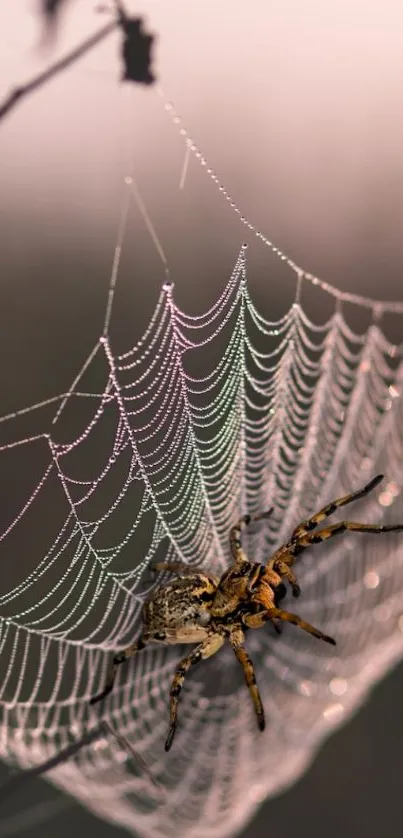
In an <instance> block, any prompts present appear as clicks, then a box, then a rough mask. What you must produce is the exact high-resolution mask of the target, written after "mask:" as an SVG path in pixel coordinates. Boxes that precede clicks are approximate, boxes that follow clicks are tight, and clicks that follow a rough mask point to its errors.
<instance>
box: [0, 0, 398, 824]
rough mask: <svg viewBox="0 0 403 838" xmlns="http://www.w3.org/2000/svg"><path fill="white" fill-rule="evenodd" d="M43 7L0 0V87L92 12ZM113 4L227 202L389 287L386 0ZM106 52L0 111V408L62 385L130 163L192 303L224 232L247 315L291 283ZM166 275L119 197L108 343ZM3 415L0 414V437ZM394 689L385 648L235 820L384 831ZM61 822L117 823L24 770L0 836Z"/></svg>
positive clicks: (72, 364) (15, 476) (114, 45)
mask: <svg viewBox="0 0 403 838" xmlns="http://www.w3.org/2000/svg"><path fill="white" fill-rule="evenodd" d="M43 5H44V4H41V3H40V2H39V1H38V2H34V0H12V2H11V0H2V3H1V4H0V99H2V98H3V97H5V96H6V95H7V94H8V93H9V91H10V89H11V88H12V87H13V86H15V85H16V84H19V83H23V82H25V81H28V80H29V79H30V78H31V77H32V76H34V75H35V74H36V73H37V72H39V71H40V69H42V68H44V67H46V66H47V65H48V64H49V63H50V62H51V61H54V60H56V58H57V57H59V56H61V55H63V54H65V53H66V52H68V50H69V49H71V48H72V47H73V46H75V45H76V44H77V43H79V42H80V41H81V40H84V39H85V38H86V37H87V36H89V35H91V34H92V33H93V32H94V31H96V30H97V28H100V27H102V26H103V25H105V23H107V21H108V12H107V11H106V12H105V11H102V10H100V8H99V6H98V8H97V5H96V4H95V3H93V2H91V0H70V2H68V0H65V2H64V3H60V4H59V5H60V15H59V18H58V19H57V20H55V23H56V25H55V27H54V28H52V30H49V29H47V30H46V29H45V28H44V19H43V16H42V15H41V10H42V7H43ZM126 7H127V10H128V11H130V12H132V13H135V14H139V15H141V16H144V17H145V23H146V28H147V29H148V31H150V32H151V33H153V34H155V35H156V36H157V41H156V45H155V50H154V55H155V61H154V69H155V72H156V74H157V76H158V79H159V81H160V82H161V84H162V86H163V88H164V91H165V94H166V96H167V97H168V99H172V101H173V102H174V104H175V107H176V109H177V110H178V112H179V113H180V114H181V116H182V118H183V120H184V123H185V125H186V127H187V128H188V130H189V132H190V134H191V135H192V137H193V138H194V140H195V141H196V143H197V144H198V146H199V147H200V148H201V150H202V152H203V154H204V155H205V156H206V157H207V159H208V161H209V163H210V164H211V166H212V168H214V169H215V170H216V172H217V173H218V174H219V177H220V179H221V181H222V182H223V183H224V184H225V185H226V187H227V189H228V190H229V191H230V192H231V194H232V195H233V196H234V200H235V201H236V203H237V205H238V206H239V207H240V208H241V210H242V212H243V213H244V214H245V215H246V216H247V217H248V218H249V219H250V220H251V221H252V222H253V223H254V224H255V225H256V226H257V227H258V228H260V229H261V230H262V231H263V232H264V233H265V234H266V235H267V236H268V237H269V238H270V239H271V240H272V241H273V242H274V243H275V244H276V245H277V246H279V247H280V248H281V249H282V250H283V251H285V252H286V253H287V254H289V255H290V256H291V258H292V259H294V260H295V261H296V262H297V263H298V264H300V265H301V266H302V267H304V268H305V269H306V270H308V271H311V272H312V273H314V274H317V275H318V276H320V277H321V278H322V279H324V280H326V281H327V282H330V283H333V284H335V285H337V286H338V287H339V288H341V289H343V290H346V291H349V292H352V293H357V294H365V295H370V296H372V297H376V298H380V299H390V300H392V299H402V297H403V294H402V290H403V285H402V274H403V272H402V266H403V248H402V245H401V230H402V222H403V191H402V181H403V116H402V110H401V90H402V83H403V60H402V55H401V37H402V29H403V7H402V5H401V2H400V0H383V2H382V3H380V2H375V0H374V1H372V0H349V2H342V3H339V4H338V5H337V7H335V6H334V4H332V3H330V2H328V0H304V3H301V2H299V0H281V3H280V2H273V3H262V2H255V3H250V4H247V5H246V4H243V3H240V2H238V3H233V2H231V0H220V2H217V3H215V4H206V3H205V2H202V0H193V2H192V3H191V4H189V3H185V2H179V1H178V2H175V3H174V2H171V3H169V2H166V0H154V2H152V0H144V2H143V3H140V4H139V3H133V2H128V3H127V4H126ZM118 53H119V36H118V34H117V33H116V34H112V35H111V36H109V38H108V39H107V40H106V41H105V42H104V43H102V44H101V45H100V46H98V47H96V48H95V49H94V50H93V51H91V52H90V53H89V54H88V55H87V56H86V57H85V58H83V59H82V60H80V61H78V62H77V63H76V64H75V65H74V66H72V67H71V68H69V69H68V70H66V72H65V73H63V74H61V75H59V76H57V77H55V78H54V79H52V81H51V82H49V84H47V85H46V86H44V87H43V88H42V89H41V90H39V91H37V92H35V93H33V94H32V96H31V97H29V98H27V99H26V100H24V101H22V102H21V104H19V105H17V106H16V108H15V109H14V110H13V111H11V112H10V113H9V114H8V115H7V116H6V117H4V119H3V120H2V121H0V160H1V163H0V196H1V198H0V241H1V250H0V260H1V274H0V276H1V279H0V283H1V284H0V293H1V304H0V353H1V358H2V372H1V400H0V414H1V415H5V414H7V413H9V412H12V411H15V410H18V409H20V408H23V407H26V406H27V405H30V404H33V403H36V402H39V401H41V400H43V399H46V398H48V397H51V396H54V395H56V394H58V393H61V392H64V391H65V390H67V389H68V387H69V386H70V384H71V382H72V380H73V378H74V376H75V374H76V372H77V371H78V369H79V368H80V366H81V365H82V363H83V361H84V360H85V358H86V357H87V355H88V354H89V352H90V351H91V349H92V347H93V345H94V343H95V342H96V340H97V338H98V337H99V334H100V332H101V330H102V326H103V317H104V313H105V305H106V295H107V290H108V284H109V279H110V272H111V266H112V259H113V252H114V248H115V244H116V237H117V229H118V222H119V215H120V212H121V208H122V196H123V191H124V178H125V176H126V175H127V174H128V173H129V174H131V176H134V177H135V180H136V183H137V185H138V188H139V190H140V193H141V196H142V199H143V201H144V203H145V205H146V207H147V211H148V214H149V216H150V218H151V219H152V223H153V225H154V227H155V229H156V231H157V233H158V238H159V240H160V242H161V244H162V247H163V250H164V253H165V256H166V259H167V262H168V265H169V269H170V274H171V278H172V280H173V281H174V282H175V297H176V300H177V302H178V304H179V305H180V306H182V307H183V308H185V310H187V311H188V312H189V313H201V312H202V311H204V310H206V308H207V307H208V306H209V305H211V303H212V302H213V301H214V300H215V299H216V297H217V295H218V293H219V291H220V290H221V289H222V287H223V285H224V284H225V282H226V280H227V277H228V275H229V273H230V272H231V270H232V267H233V265H234V263H235V261H236V257H237V254H238V251H239V247H240V245H241V243H242V242H243V241H247V242H248V243H249V244H250V247H249V251H248V261H249V283H250V288H251V292H252V295H253V297H254V299H255V300H256V302H257V304H258V306H259V307H260V309H261V310H262V311H263V313H265V314H267V315H270V316H273V318H274V317H276V316H278V315H279V314H281V313H282V312H283V311H285V310H286V308H287V307H288V306H289V305H290V303H291V302H292V300H293V297H294V294H295V277H294V275H293V273H292V272H291V271H290V269H289V268H286V267H285V266H284V265H283V264H281V263H279V261H278V260H277V259H276V257H275V256H274V255H273V253H272V252H271V251H270V249H269V248H267V247H265V246H264V245H263V244H262V243H261V242H259V241H257V240H256V239H255V238H254V237H253V236H250V235H249V236H247V235H246V231H245V228H243V227H242V225H240V223H239V221H238V219H237V217H236V216H235V215H234V213H233V212H232V211H231V209H230V207H229V206H228V204H227V203H226V202H225V201H224V200H223V199H222V196H221V195H220V194H219V193H218V191H217V190H215V189H214V187H213V184H212V183H211V181H210V180H209V178H208V177H206V174H205V172H204V171H203V169H202V168H201V167H200V166H198V164H197V162H196V161H195V160H194V159H190V160H189V165H188V167H187V173H186V179H185V183H184V186H183V188H180V183H181V175H182V174H183V166H184V161H185V151H186V147H185V145H184V143H183V140H182V138H181V137H180V136H179V132H178V130H177V129H176V128H175V126H173V125H172V122H171V121H170V119H169V117H168V116H167V114H166V113H165V112H164V109H163V104H162V100H161V98H160V97H159V96H158V94H157V92H156V90H155V89H154V88H141V87H139V86H136V87H135V86H133V85H128V84H127V83H126V84H122V83H121V81H120V77H121V72H122V70H121V65H120V61H119V57H118ZM164 279H165V273H164V266H163V264H162V262H161V259H160V256H159V254H158V252H157V250H156V248H155V246H154V244H153V242H152V240H151V238H150V236H149V234H148V232H147V229H146V227H145V224H144V219H143V218H142V216H141V214H140V213H139V211H138V209H137V208H136V207H135V206H134V207H133V208H132V210H131V216H130V223H129V226H128V234H127V236H126V239H125V246H124V254H123V261H122V271H121V275H120V277H119V283H118V286H117V294H116V300H115V306H114V312H113V320H112V324H111V336H112V341H113V345H114V347H115V348H116V351H124V350H125V349H127V348H129V346H130V345H131V344H132V343H133V342H134V341H135V339H136V338H137V337H138V336H139V335H140V334H141V332H142V330H143V329H144V327H145V326H146V324H147V321H148V318H149V316H150V314H151V312H152V310H153V308H154V305H155V302H156V299H157V296H158V293H159V289H160V288H161V284H162V283H163V281H164ZM306 304H307V306H308V307H310V313H311V314H312V316H315V318H316V319H317V320H321V319H322V320H323V319H324V318H325V317H326V316H327V314H328V313H329V312H330V311H331V310H332V302H331V300H329V298H328V297H327V296H326V295H325V294H323V292H321V291H319V290H318V289H315V295H314V296H312V295H310V294H309V290H307V294H306ZM345 315H346V317H347V320H348V321H349V322H351V324H352V325H353V326H354V327H355V328H357V329H359V328H361V329H363V328H364V327H365V326H366V324H367V314H366V313H365V312H363V311H362V310H360V309H357V308H355V307H348V308H346V310H345ZM384 328H385V331H386V332H387V334H388V336H390V337H391V338H392V339H393V340H395V341H397V342H401V341H402V333H401V323H400V322H399V320H398V318H394V317H393V316H390V317H387V318H385V323H384ZM14 427H15V426H14V423H5V424H4V425H2V426H1V427H0V432H1V441H7V440H8V439H10V435H11V436H12V434H13V433H14ZM15 435H16V437H17V438H19V437H20V436H21V426H20V425H18V428H16V430H15ZM29 467H30V464H29V461H28V460H27V461H26V463H25V464H24V468H23V471H24V474H22V473H21V471H22V470H21V467H19V469H18V470H17V471H16V470H15V469H14V470H13V468H12V467H11V465H9V462H8V461H7V464H6V467H5V468H3V470H2V471H3V480H2V486H1V488H0V502H1V508H4V507H5V506H7V502H8V495H9V493H10V491H12V490H13V488H14V487H15V485H16V484H17V483H20V482H21V480H23V479H24V476H26V475H27V473H29ZM0 515H1V513H0ZM20 573H22V574H23V568H22V569H21V568H20ZM5 587H7V584H6V583H5ZM402 704H403V669H402V667H401V666H400V667H399V668H398V669H397V670H396V671H395V672H393V673H392V674H391V675H390V676H389V677H388V679H387V680H386V681H385V682H384V683H383V684H381V685H379V686H378V687H377V688H376V689H375V690H374V692H373V695H372V696H371V698H370V700H369V702H368V704H367V706H366V707H364V708H363V709H361V710H360V712H359V714H358V715H357V717H356V718H355V719H354V720H352V721H351V722H349V723H348V725H347V726H346V727H344V728H343V730H341V731H340V732H339V733H338V734H337V735H336V736H334V737H333V738H332V739H331V740H330V741H328V742H327V743H326V744H325V745H324V746H323V747H322V749H321V751H320V753H319V754H318V756H317V758H316V759H315V762H314V764H313V765H312V767H311V768H310V770H309V771H308V772H307V773H306V775H305V776H304V777H303V778H302V779H301V780H300V782H299V783H298V784H297V785H296V786H294V787H293V788H292V789H291V790H289V791H288V792H287V793H285V794H283V795H281V796H279V797H278V798H276V799H274V800H271V801H269V802H268V803H266V804H265V805H264V806H263V808H262V810H261V812H260V813H259V815H258V817H257V818H256V820H255V822H254V823H253V824H251V825H250V826H249V827H248V828H247V830H246V832H245V835H248V836H252V838H253V836H255V838H258V836H262V838H263V836H266V835H267V836H270V838H288V836H293V835H294V834H295V833H296V832H297V831H298V832H299V833H301V834H303V835H305V834H306V835H308V834H309V835H310V836H313V838H315V836H322V835H323V833H324V832H326V834H327V835H328V836H332V835H335V836H336V835H339V834H340V832H341V831H343V832H344V834H345V835H346V836H350V835H351V836H353V835H354V836H355V838H361V836H362V838H364V836H365V838H375V836H378V835H379V834H381V833H382V834H383V835H385V836H390V838H394V836H398V835H400V832H401V803H400V791H401V782H402V774H403V736H402V734H401V721H400V718H401V707H402ZM2 775H4V776H6V775H7V769H6V768H4V769H3V768H2ZM73 830H74V831H75V833H76V835H84V834H93V835H97V836H101V838H103V836H105V838H106V836H112V835H113V834H116V835H117V834H118V832H119V830H116V829H114V828H113V827H111V826H110V825H108V824H105V823H102V822H100V821H98V820H97V819H95V818H93V817H92V816H91V815H90V814H88V813H87V812H85V811H84V810H82V809H81V808H80V807H79V806H78V805H77V804H76V803H75V802H74V801H70V800H67V799H66V798H64V797H63V796H62V795H61V794H60V793H59V792H58V791H57V790H55V789H53V788H52V787H50V786H47V785H46V784H45V783H44V782H40V781H36V782H35V783H32V785H31V786H30V787H29V788H27V790H26V792H24V796H20V797H18V798H17V800H15V801H12V800H10V801H8V802H7V805H4V806H3V810H2V812H1V821H0V836H2V835H4V836H5V835H11V834H17V833H21V834H24V832H25V833H26V834H27V835H32V836H39V835H41V836H45V835H46V836H48V835H49V836H50V835H53V834H54V833H55V831H57V833H58V834H59V835H60V836H63V835H65V836H66V838H67V836H68V835H70V834H71V832H72V831H73Z"/></svg>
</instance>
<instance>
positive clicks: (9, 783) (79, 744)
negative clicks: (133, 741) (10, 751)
mask: <svg viewBox="0 0 403 838" xmlns="http://www.w3.org/2000/svg"><path fill="white" fill-rule="evenodd" d="M108 733H111V734H112V735H113V736H114V737H115V739H116V740H117V741H118V742H119V745H121V747H122V748H124V750H126V751H127V752H128V753H129V754H130V756H131V757H132V758H133V759H134V760H135V761H136V762H137V764H138V765H139V766H140V768H141V770H142V771H143V772H144V773H145V774H146V776H147V777H148V779H149V780H150V781H151V782H152V784H153V785H154V786H155V787H156V788H157V789H158V790H159V791H160V792H161V793H162V794H164V793H165V789H164V788H163V787H162V786H161V785H160V784H159V783H158V781H157V780H156V779H155V777H153V775H152V773H151V771H150V769H149V767H148V765H147V763H146V762H145V760H144V759H143V757H141V756H140V754H138V753H137V752H136V751H135V749H134V748H132V746H131V745H130V743H129V742H128V741H127V739H126V738H125V737H124V736H121V735H120V734H119V733H117V731H116V730H114V728H113V727H112V725H111V724H109V722H107V721H106V720H105V719H104V720H103V721H102V722H101V723H100V724H99V725H98V726H97V727H95V728H92V729H91V730H89V731H88V732H87V733H85V734H84V735H83V736H82V737H81V739H79V740H77V741H76V742H72V743H71V745H67V747H66V748H63V750H62V751H60V752H59V753H58V754H54V755H53V756H52V757H50V758H49V759H48V760H46V762H42V763H41V764H40V765H34V766H32V768H27V769H26V770H25V771H21V772H19V773H18V774H14V775H13V776H12V777H9V779H8V780H6V781H5V782H4V783H3V784H2V785H0V803H1V802H2V801H3V800H5V799H6V798H7V797H10V796H12V795H14V794H16V793H17V792H19V791H20V789H21V788H23V787H24V786H25V785H26V783H29V781H30V780H33V779H34V778H35V777H40V776H41V775H42V774H46V772H47V771H51V770H52V769H53V768H56V767H57V766H58V765H62V764H63V763H64V762H67V760H69V759H71V758H72V757H74V756H75V755H76V754H77V753H78V751H80V750H81V748H84V747H85V746H86V745H91V744H92V743H93V742H95V741H96V740H97V739H99V738H100V737H101V736H105V734H108Z"/></svg>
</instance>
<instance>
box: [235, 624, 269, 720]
mask: <svg viewBox="0 0 403 838" xmlns="http://www.w3.org/2000/svg"><path fill="white" fill-rule="evenodd" d="M228 639H229V642H230V643H231V646H232V648H233V650H234V652H235V655H236V658H237V660H238V661H239V663H240V664H241V666H242V669H243V674H244V676H245V681H246V686H247V687H248V690H249V692H250V695H251V698H252V701H253V706H254V708H255V713H256V717H257V723H258V727H259V730H264V729H265V726H266V722H265V719H264V709H263V704H262V699H261V697H260V693H259V689H258V687H257V684H256V676H255V669H254V666H253V662H252V660H251V659H250V657H249V655H248V653H247V651H246V649H245V646H244V643H245V635H244V633H243V631H242V629H240V628H235V629H233V630H232V631H231V634H230V635H229V638H228Z"/></svg>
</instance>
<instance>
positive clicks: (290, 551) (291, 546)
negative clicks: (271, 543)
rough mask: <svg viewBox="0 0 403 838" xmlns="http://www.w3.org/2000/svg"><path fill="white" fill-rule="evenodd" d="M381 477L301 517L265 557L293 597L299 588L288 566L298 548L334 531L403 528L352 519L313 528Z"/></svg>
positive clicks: (401, 527)
mask: <svg viewBox="0 0 403 838" xmlns="http://www.w3.org/2000/svg"><path fill="white" fill-rule="evenodd" d="M381 480H383V474H378V475H377V476H376V477H374V478H373V480H371V481H370V482H369V483H367V484H366V485H365V486H364V487H363V488H362V489H358V491H356V492H351V493H350V494H349V495H344V496H343V497H340V498H336V500H334V501H332V502H331V503H328V504H327V505H326V506H324V507H323V509H321V510H319V512H316V514H315V515H313V516H312V517H311V518H309V519H308V520H306V521H302V522H301V523H300V524H298V526H297V527H296V529H295V530H294V532H293V534H292V536H291V538H290V540H289V541H287V542H286V544H284V545H283V546H282V547H279V549H278V550H276V552H275V553H274V555H273V556H272V557H271V558H270V559H269V560H268V562H267V565H268V566H269V567H271V568H272V569H273V570H275V571H276V572H277V573H279V574H280V576H282V577H283V578H285V579H287V581H288V582H289V583H290V585H291V587H292V592H293V595H294V596H295V597H297V596H299V595H300V593H301V589H300V586H299V585H298V582H297V579H296V576H295V573H294V572H293V571H292V570H291V567H290V566H291V565H292V564H293V562H294V558H295V557H296V556H298V555H299V554H300V553H302V551H303V550H305V549H306V548H307V547H310V546H311V545H312V544H319V543H320V542H321V541H326V540H327V539H328V538H332V537H333V536H334V535H338V534H339V533H343V532H346V530H354V531H356V532H370V533H380V532H395V531H397V530H402V529H403V526H402V525H400V524H398V525H391V526H376V525H372V524H359V523H355V522H354V521H341V522H340V523H338V524H334V525H333V526H331V527H324V528H323V529H321V530H317V529H316V527H317V526H318V524H320V523H321V522H322V521H324V520H325V519H326V518H328V517H329V515H332V514H333V513H334V512H335V511H336V510H337V509H339V508H340V507H342V506H346V505H347V504H349V503H352V502H353V501H355V500H359V499H360V498H363V497H365V495H367V494H368V493H369V492H371V491H372V490H373V489H375V487H376V486H377V485H378V484H379V483H380V482H381Z"/></svg>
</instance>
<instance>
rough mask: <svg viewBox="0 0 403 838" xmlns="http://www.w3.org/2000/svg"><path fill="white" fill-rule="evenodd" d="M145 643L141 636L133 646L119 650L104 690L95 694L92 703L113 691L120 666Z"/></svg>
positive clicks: (142, 647)
mask: <svg viewBox="0 0 403 838" xmlns="http://www.w3.org/2000/svg"><path fill="white" fill-rule="evenodd" d="M145 645H146V644H145V643H144V641H143V639H142V638H141V637H140V638H139V640H137V641H136V643H133V644H132V646H128V647H127V649H123V651H122V652H118V653H117V655H115V657H114V658H113V661H112V666H111V668H110V670H109V674H108V678H107V681H106V686H105V689H104V690H102V692H101V693H99V694H98V695H95V696H93V698H91V699H90V704H97V703H98V701H102V699H104V698H105V697H106V696H107V695H109V693H110V692H112V689H113V685H114V683H115V678H116V672H117V668H118V666H120V664H121V663H124V662H125V661H127V660H128V658H131V657H133V655H135V654H136V653H137V652H139V651H140V650H141V649H144V647H145Z"/></svg>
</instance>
